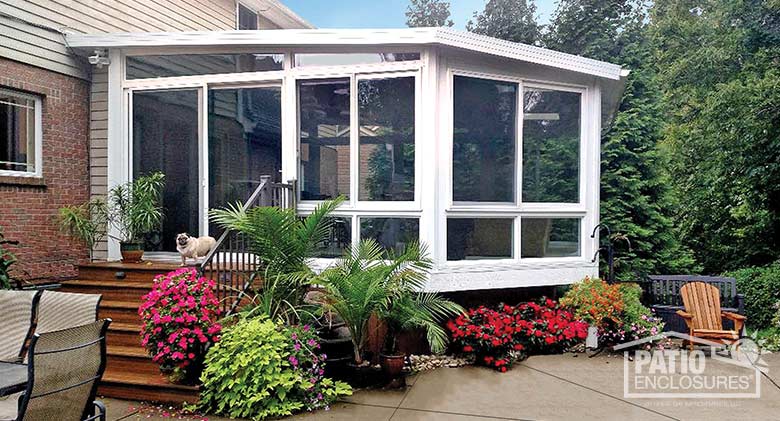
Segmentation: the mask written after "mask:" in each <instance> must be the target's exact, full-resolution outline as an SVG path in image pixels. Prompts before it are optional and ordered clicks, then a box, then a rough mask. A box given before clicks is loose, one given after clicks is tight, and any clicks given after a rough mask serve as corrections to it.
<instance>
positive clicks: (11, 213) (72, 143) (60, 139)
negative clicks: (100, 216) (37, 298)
mask: <svg viewBox="0 0 780 421" xmlns="http://www.w3.org/2000/svg"><path fill="white" fill-rule="evenodd" d="M0 87H2V88H7V89H15V90H19V91H24V92H26V93H31V94H35V95H38V96H40V97H41V99H42V106H43V108H42V114H43V117H42V118H43V119H42V127H43V157H42V159H43V178H42V179H38V178H32V179H25V178H19V177H2V176H0V226H2V228H3V231H4V233H5V236H6V238H7V239H10V240H19V241H20V242H21V244H20V245H19V246H16V247H13V248H12V249H11V250H12V251H13V252H14V253H15V254H16V255H17V258H18V260H19V263H18V264H17V265H16V270H15V272H14V275H16V276H17V277H19V278H21V279H24V280H28V281H35V280H45V279H58V278H63V277H72V276H75V275H76V266H75V265H76V264H78V263H79V262H86V261H87V260H88V254H87V249H86V247H85V246H84V245H83V244H82V243H80V242H78V241H76V240H74V239H72V238H70V237H68V236H66V235H63V234H62V233H61V232H60V230H59V228H58V225H57V220H56V215H57V210H58V209H59V208H60V207H62V206H66V205H72V204H79V203H83V202H85V201H87V200H88V199H89V148H88V133H89V82H88V81H86V80H82V79H78V78H75V77H70V76H65V75H63V74H60V73H56V72H52V71H49V70H44V69H41V68H39V67H35V66H30V65H27V64H23V63H19V62H16V61H12V60H8V59H5V58H0Z"/></svg>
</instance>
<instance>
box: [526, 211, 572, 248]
mask: <svg viewBox="0 0 780 421" xmlns="http://www.w3.org/2000/svg"><path fill="white" fill-rule="evenodd" d="M520 225H521V227H520V230H521V233H520V238H521V239H522V241H521V243H522V244H521V245H520V256H521V257H567V256H579V255H580V219H579V218H522V219H521V222H520Z"/></svg>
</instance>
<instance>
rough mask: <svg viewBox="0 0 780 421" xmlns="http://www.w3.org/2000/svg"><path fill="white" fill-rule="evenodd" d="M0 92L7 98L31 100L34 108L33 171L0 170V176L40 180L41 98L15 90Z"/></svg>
mask: <svg viewBox="0 0 780 421" xmlns="http://www.w3.org/2000/svg"><path fill="white" fill-rule="evenodd" d="M0 92H2V93H4V94H7V95H9V96H14V97H17V98H22V99H25V100H32V101H33V104H34V105H33V107H34V114H33V115H34V122H33V130H35V133H34V135H33V139H34V146H33V147H34V149H35V160H34V161H33V169H34V170H33V171H17V170H0V176H3V177H27V178H41V177H43V98H42V97H41V96H39V95H34V94H30V93H27V92H22V91H17V90H15V89H8V88H0Z"/></svg>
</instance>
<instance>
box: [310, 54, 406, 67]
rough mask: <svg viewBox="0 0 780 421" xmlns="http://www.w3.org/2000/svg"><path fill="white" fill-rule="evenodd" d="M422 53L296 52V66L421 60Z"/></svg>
mask: <svg viewBox="0 0 780 421" xmlns="http://www.w3.org/2000/svg"><path fill="white" fill-rule="evenodd" d="M419 59H420V53H325V54H322V53H317V54H296V55H295V66H296V67H308V66H348V65H352V64H375V63H389V62H396V61H413V60H419Z"/></svg>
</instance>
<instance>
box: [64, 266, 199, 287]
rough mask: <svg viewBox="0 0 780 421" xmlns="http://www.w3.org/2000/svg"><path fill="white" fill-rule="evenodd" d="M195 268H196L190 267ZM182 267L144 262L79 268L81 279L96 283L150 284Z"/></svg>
mask: <svg viewBox="0 0 780 421" xmlns="http://www.w3.org/2000/svg"><path fill="white" fill-rule="evenodd" d="M190 267H194V266H190ZM180 268H181V267H180V266H179V265H177V264H173V263H159V262H143V263H121V262H101V263H89V264H86V265H81V266H79V278H80V279H88V280H94V281H110V280H115V281H124V282H149V283H151V282H152V281H153V280H154V278H155V276H157V275H161V274H165V273H168V272H171V271H174V270H176V269H180Z"/></svg>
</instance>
